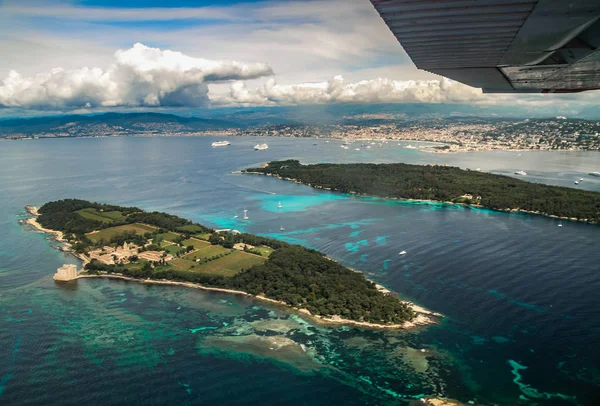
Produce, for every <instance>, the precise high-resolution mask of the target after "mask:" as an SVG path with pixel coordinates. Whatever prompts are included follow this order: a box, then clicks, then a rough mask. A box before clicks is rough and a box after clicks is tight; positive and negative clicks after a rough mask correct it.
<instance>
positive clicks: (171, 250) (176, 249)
mask: <svg viewBox="0 0 600 406" xmlns="http://www.w3.org/2000/svg"><path fill="white" fill-rule="evenodd" d="M182 249H184V247H180V246H179V245H177V244H172V245H169V246H168V247H167V248H165V251H167V252H168V253H169V254H171V255H176V254H177V253H178V252H179V251H181V250H182Z"/></svg>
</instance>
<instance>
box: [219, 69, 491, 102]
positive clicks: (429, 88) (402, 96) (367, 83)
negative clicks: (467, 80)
mask: <svg viewBox="0 0 600 406" xmlns="http://www.w3.org/2000/svg"><path fill="white" fill-rule="evenodd" d="M482 97H483V96H482V92H481V89H475V88H472V87H470V86H467V85H464V84H462V83H459V82H455V81H453V80H449V79H445V78H442V79H441V80H407V81H400V80H391V79H386V78H378V79H373V80H361V81H359V82H354V83H346V82H345V81H344V78H343V77H342V76H336V77H334V78H333V79H332V80H330V81H327V82H318V83H303V84H298V85H278V84H277V83H276V81H275V79H274V78H270V79H268V80H267V82H266V83H265V84H264V86H262V87H260V88H257V89H248V88H247V87H246V85H245V83H243V82H235V83H233V84H232V85H231V90H230V96H229V98H225V99H224V100H222V102H230V103H234V104H253V105H269V104H323V103H465V102H476V101H480V100H482Z"/></svg>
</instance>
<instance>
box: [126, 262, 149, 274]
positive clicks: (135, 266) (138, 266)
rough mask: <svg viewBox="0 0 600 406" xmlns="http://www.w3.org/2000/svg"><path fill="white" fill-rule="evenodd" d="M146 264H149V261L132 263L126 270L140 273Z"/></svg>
mask: <svg viewBox="0 0 600 406" xmlns="http://www.w3.org/2000/svg"><path fill="white" fill-rule="evenodd" d="M146 262H148V261H144V260H143V259H140V260H139V261H137V262H131V263H129V264H127V265H125V268H127V269H129V270H130V271H134V270H135V271H139V270H141V269H142V267H143V266H144V265H145V264H146Z"/></svg>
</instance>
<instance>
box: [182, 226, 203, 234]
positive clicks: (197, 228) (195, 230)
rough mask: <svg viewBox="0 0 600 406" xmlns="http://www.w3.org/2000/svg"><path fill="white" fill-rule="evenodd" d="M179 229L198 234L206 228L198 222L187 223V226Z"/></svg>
mask: <svg viewBox="0 0 600 406" xmlns="http://www.w3.org/2000/svg"><path fill="white" fill-rule="evenodd" d="M177 231H181V232H183V233H189V234H197V233H201V232H203V231H204V228H202V227H201V226H199V225H197V224H187V225H185V226H181V227H177Z"/></svg>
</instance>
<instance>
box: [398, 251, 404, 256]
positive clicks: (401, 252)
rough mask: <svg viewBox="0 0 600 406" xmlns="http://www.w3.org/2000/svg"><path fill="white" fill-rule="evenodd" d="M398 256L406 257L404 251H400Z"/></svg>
mask: <svg viewBox="0 0 600 406" xmlns="http://www.w3.org/2000/svg"><path fill="white" fill-rule="evenodd" d="M398 255H406V251H400V252H399V253H398Z"/></svg>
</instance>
